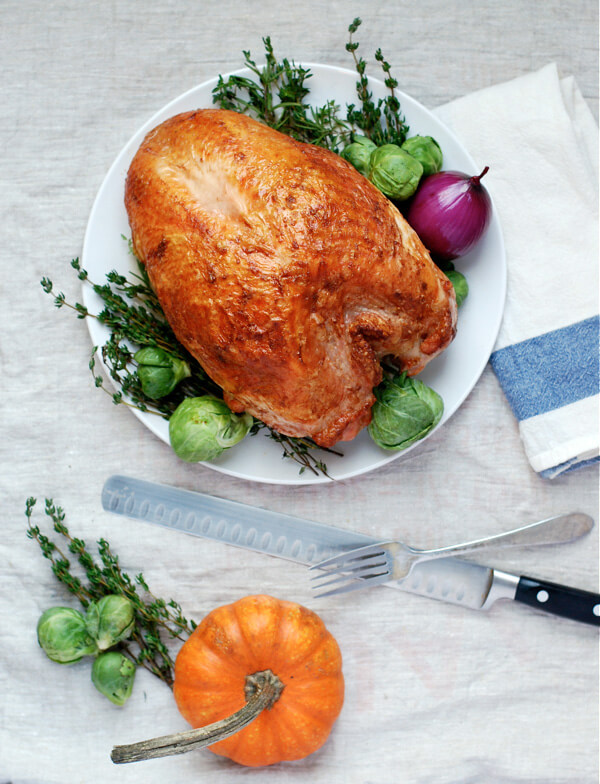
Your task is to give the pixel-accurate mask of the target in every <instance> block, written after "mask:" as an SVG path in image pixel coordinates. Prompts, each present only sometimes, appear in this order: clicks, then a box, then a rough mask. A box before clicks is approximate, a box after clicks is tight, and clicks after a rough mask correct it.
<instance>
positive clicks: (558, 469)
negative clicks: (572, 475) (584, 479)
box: [540, 456, 600, 479]
mask: <svg viewBox="0 0 600 784" xmlns="http://www.w3.org/2000/svg"><path fill="white" fill-rule="evenodd" d="M599 462H600V456H597V457H591V458H590V459H589V460H579V461H578V459H577V458H576V457H574V458H573V459H572V460H567V462H566V463H560V464H559V465H557V466H553V467H552V468H547V469H546V470H545V471H540V476H543V477H544V479H554V477H555V476H559V474H568V473H569V471H575V469H576V468H584V467H585V466H591V465H594V464H595V463H599Z"/></svg>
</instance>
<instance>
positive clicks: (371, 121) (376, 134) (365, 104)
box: [346, 18, 409, 146]
mask: <svg viewBox="0 0 600 784" xmlns="http://www.w3.org/2000/svg"><path fill="white" fill-rule="evenodd" d="M360 24H361V20H360V19H359V18H356V19H355V20H354V21H353V22H352V24H351V25H350V27H349V28H348V33H349V40H348V43H347V44H346V51H347V52H350V54H351V55H352V58H353V60H354V66H355V68H356V72H357V74H358V81H357V82H356V93H357V95H358V98H359V100H360V109H357V108H356V106H355V104H349V105H348V107H347V114H346V119H347V120H348V122H349V123H351V124H352V125H355V126H356V127H357V128H360V130H361V131H362V132H363V133H364V135H365V136H368V137H369V138H370V139H371V140H372V141H373V142H374V143H375V144H376V145H377V146H380V145H382V144H398V145H400V144H402V142H403V141H404V140H405V139H406V134H407V133H408V130H409V129H408V126H407V125H406V122H405V119H404V116H403V115H402V114H401V112H400V101H399V100H398V97H397V96H396V93H395V92H394V90H395V88H396V87H398V82H397V81H396V79H394V78H393V77H392V75H391V66H390V64H389V63H388V62H387V60H385V58H384V57H383V54H382V53H381V49H378V50H377V51H376V52H375V60H376V61H377V62H378V63H379V64H380V65H381V68H382V70H383V73H384V77H385V78H384V83H385V86H386V87H387V88H388V90H389V92H390V94H389V95H386V97H385V98H380V99H379V100H378V101H377V103H375V102H374V101H373V94H372V92H371V91H370V89H369V80H368V77H367V75H366V70H367V63H366V62H365V60H363V58H362V57H357V55H356V50H357V49H358V47H359V44H358V43H357V42H355V41H353V40H352V36H353V34H354V33H355V32H356V31H357V30H358V28H359V26H360Z"/></svg>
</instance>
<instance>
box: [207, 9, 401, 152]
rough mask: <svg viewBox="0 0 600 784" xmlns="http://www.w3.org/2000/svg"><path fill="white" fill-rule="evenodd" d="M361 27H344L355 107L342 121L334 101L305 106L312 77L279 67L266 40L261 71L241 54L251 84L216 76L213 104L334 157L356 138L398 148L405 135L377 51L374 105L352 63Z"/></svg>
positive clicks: (357, 62) (360, 62)
mask: <svg viewBox="0 0 600 784" xmlns="http://www.w3.org/2000/svg"><path fill="white" fill-rule="evenodd" d="M360 25H361V20H360V19H359V18H356V19H354V21H353V22H352V24H351V25H350V26H349V27H348V33H349V40H348V43H347V44H346V50H347V51H348V52H350V53H351V54H352V57H353V60H354V66H355V68H356V71H357V74H358V77H359V78H358V81H357V83H356V92H357V96H358V99H359V101H360V106H359V107H357V105H356V104H348V106H347V107H346V117H342V116H341V115H340V107H339V106H338V105H337V104H336V103H335V101H332V100H330V101H327V102H326V103H325V104H323V105H322V106H317V107H313V106H311V105H309V104H307V103H305V99H306V98H307V96H308V94H309V92H310V89H309V87H307V84H306V82H307V80H308V79H310V78H311V76H312V74H311V72H310V69H308V68H303V67H302V66H300V65H296V64H295V63H294V62H290V61H289V60H288V59H287V58H284V59H283V60H281V62H279V61H278V60H277V58H276V57H275V54H274V51H273V45H272V43H271V39H270V38H269V37H266V38H263V44H264V47H265V65H264V66H263V67H262V68H261V67H259V66H257V65H256V62H255V60H253V59H252V57H251V54H250V52H249V51H244V52H243V54H244V64H245V65H246V67H247V68H248V69H249V70H250V71H251V72H252V73H253V74H254V75H255V77H256V78H249V77H244V76H239V75H233V76H229V77H228V78H227V79H224V78H223V77H222V76H219V80H218V82H217V86H216V87H215V89H214V90H213V103H214V104H216V105H217V106H219V107H220V108H221V109H232V110H233V111H236V112H241V113H242V114H250V115H252V116H253V117H256V118H258V119H259V120H262V121H263V122H264V123H266V125H269V126H270V127H271V128H275V130H278V131H281V132H282V133H285V134H287V135H288V136H292V137H293V138H294V139H298V140H299V141H303V142H308V143H309V144H316V145H318V146H320V147H326V148H327V149H329V150H332V151H333V152H340V149H341V148H342V147H343V146H344V145H345V144H346V143H348V142H349V141H350V140H351V139H352V137H353V135H354V134H355V133H356V132H360V133H362V134H364V135H365V136H368V137H369V138H371V139H372V140H373V142H375V144H377V145H381V144H387V143H393V144H402V142H403V141H404V140H405V138H406V134H407V133H408V130H409V129H408V126H407V125H406V122H405V119H404V116H403V115H402V113H401V107H400V101H399V100H398V97H397V95H396V93H395V89H396V88H397V87H398V82H397V81H396V79H394V78H393V77H392V75H391V66H390V64H389V63H388V62H387V60H385V58H384V56H383V54H382V53H381V49H377V51H376V52H375V60H376V61H377V62H378V63H379V64H380V66H381V68H382V70H383V73H384V83H385V85H386V87H387V88H388V90H389V95H387V96H386V97H385V98H380V99H379V100H378V101H377V103H375V102H374V101H373V95H372V93H371V91H370V89H369V80H368V77H367V75H366V70H367V63H366V61H365V60H364V59H363V58H362V57H357V55H356V50H357V49H358V46H359V44H358V43H356V42H355V41H353V38H352V36H353V34H354V33H356V31H357V30H358V28H359V26H360Z"/></svg>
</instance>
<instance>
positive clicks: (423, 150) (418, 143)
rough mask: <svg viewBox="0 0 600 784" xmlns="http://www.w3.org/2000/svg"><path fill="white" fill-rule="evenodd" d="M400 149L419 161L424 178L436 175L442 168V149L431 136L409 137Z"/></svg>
mask: <svg viewBox="0 0 600 784" xmlns="http://www.w3.org/2000/svg"><path fill="white" fill-rule="evenodd" d="M401 149H402V150H404V152H407V153H408V154H409V155H412V157H413V158H416V160H417V161H419V163H420V164H421V166H422V167H423V176H424V177H427V176H428V175H430V174H437V172H439V171H440V170H441V168H442V163H443V160H444V157H443V155H442V149H441V147H440V145H439V144H438V143H437V142H436V140H435V139H434V138H432V137H431V136H411V137H410V139H407V140H406V141H405V142H404V143H403V144H402V147H401Z"/></svg>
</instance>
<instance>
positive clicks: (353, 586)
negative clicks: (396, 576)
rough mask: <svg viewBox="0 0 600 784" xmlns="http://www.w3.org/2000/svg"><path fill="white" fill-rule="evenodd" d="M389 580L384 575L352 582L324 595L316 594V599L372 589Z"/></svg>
mask: <svg viewBox="0 0 600 784" xmlns="http://www.w3.org/2000/svg"><path fill="white" fill-rule="evenodd" d="M387 580H388V575H387V574H382V575H379V576H377V577H365V578H362V579H358V580H351V581H350V582H349V583H347V584H346V585H342V586H340V587H339V588H334V589H333V590H331V591H325V592H324V593H317V594H315V598H316V599H319V598H320V597H323V596H334V595H336V594H339V593H349V592H350V591H361V590H362V589H363V588H370V587H371V586H372V585H379V583H384V582H386V581H387Z"/></svg>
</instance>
